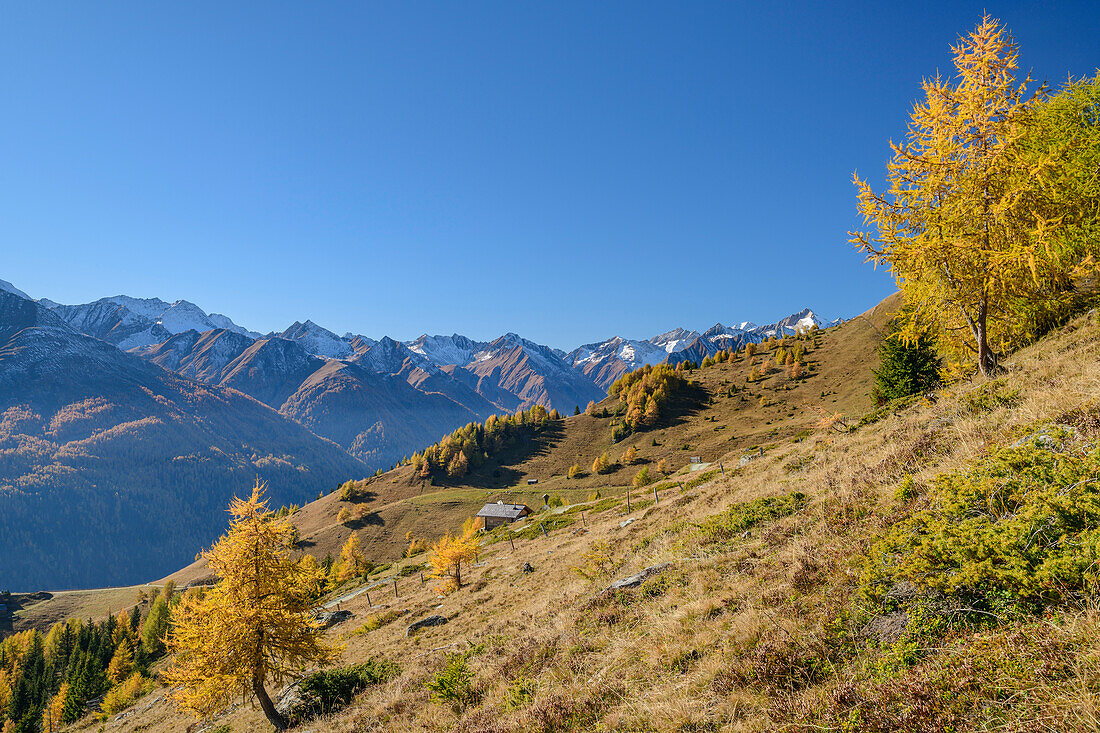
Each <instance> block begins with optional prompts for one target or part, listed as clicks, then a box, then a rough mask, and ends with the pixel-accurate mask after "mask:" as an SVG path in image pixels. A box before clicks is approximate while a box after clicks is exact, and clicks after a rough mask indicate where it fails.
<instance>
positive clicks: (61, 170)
mask: <svg viewBox="0 0 1100 733" xmlns="http://www.w3.org/2000/svg"><path fill="white" fill-rule="evenodd" d="M154 6H155V7H154ZM983 9H988V11H989V12H990V13H992V14H993V15H995V16H996V17H999V18H1000V19H1001V20H1002V21H1003V22H1005V23H1007V24H1008V25H1009V27H1010V29H1011V30H1012V32H1013V34H1014V35H1015V36H1016V38H1017V40H1018V42H1019V44H1020V47H1021V59H1022V64H1023V66H1024V68H1025V69H1028V68H1030V69H1032V70H1033V71H1034V74H1035V75H1036V76H1038V77H1039V78H1046V79H1051V80H1054V81H1060V80H1062V79H1064V78H1065V76H1066V75H1067V74H1070V73H1072V74H1074V75H1076V76H1080V75H1083V74H1091V73H1093V72H1094V71H1095V68H1096V66H1097V65H1098V64H1100V53H1097V52H1098V51H1100V42H1098V41H1097V38H1098V37H1100V9H1098V7H1097V5H1096V4H1095V3H1092V2H1088V3H1085V2H1080V3H1074V2H1058V3H1055V2H1015V3H998V2H991V1H989V0H986V1H985V2H942V3H935V2H919V3H916V2H915V3H908V4H904V5H900V4H896V3H886V2H877V3H821V2H804V3H671V2H668V3H644V2H622V3H612V2H607V3H570V2H555V3H533V2H510V3H480V2H479V3H453V2H448V3H439V4H435V3H421V2H393V3H385V4H378V3H365V2H353V3H346V4H340V3H273V2H259V3H203V2H196V3H175V4H166V3H138V2H135V3H132V4H130V3H126V4H123V3H113V2H104V3H75V2H70V3H21V4H8V5H6V6H5V8H4V9H3V11H0V99H2V100H3V104H2V105H0V278H3V279H7V280H10V281H12V282H13V283H14V284H15V285H16V286H18V287H20V288H22V289H23V290H26V291H27V292H29V293H30V294H31V295H33V296H36V297H41V296H47V297H50V298H53V299H55V300H59V301H61V302H67V303H73V302H85V301H88V300H92V299H94V298H97V297H101V296H104V295H114V294H116V293H126V294H129V295H137V296H158V297H162V298H165V299H168V300H173V299H177V298H186V299H188V300H192V301H194V302H196V303H198V304H199V305H200V306H202V307H203V308H205V309H206V310H208V311H217V312H222V313H225V314H227V315H230V316H231V317H232V318H234V320H236V321H237V322H239V323H241V324H243V325H246V326H248V327H250V328H254V329H257V330H260V331H267V330H272V329H276V330H281V329H282V328H284V327H285V326H286V325H288V324H289V323H290V322H292V321H294V320H296V319H302V320H304V319H305V318H312V319H313V320H315V321H317V322H318V323H321V324H322V325H325V326H327V327H328V328H331V329H332V330H334V331H337V332H340V333H343V332H344V331H348V330H350V331H356V332H361V333H365V334H368V335H371V336H374V337H379V336H381V335H383V334H388V335H391V336H393V337H395V338H401V339H407V338H413V337H415V336H417V335H419V334H420V333H422V332H424V331H427V332H429V333H451V332H452V331H458V332H460V333H464V334H466V335H469V336H471V337H473V338H482V339H485V338H492V337H495V336H497V335H499V334H501V333H503V332H505V331H517V332H520V333H522V334H524V335H525V336H527V337H529V338H533V339H535V340H538V341H540V342H543V343H548V344H550V345H553V346H558V347H562V348H569V347H572V346H574V345H576V344H579V343H582V342H587V341H595V340H599V339H602V338H605V337H607V336H610V335H613V334H619V335H623V336H627V337H634V338H644V337H648V336H651V335H653V334H655V333H657V332H659V331H663V330H666V329H669V328H672V327H675V326H680V325H683V326H687V327H694V328H705V327H707V326H709V325H711V324H713V323H714V322H715V321H716V320H721V321H723V322H732V321H738V320H744V319H750V320H755V321H767V320H773V319H775V318H776V317H779V316H782V315H784V314H786V313H789V312H791V311H792V310H797V309H800V308H802V307H803V306H811V307H813V308H815V309H817V310H819V311H820V312H822V313H824V314H825V315H829V316H838V315H839V316H851V315H854V314H857V313H859V312H861V311H863V310H865V309H866V308H868V307H870V306H872V305H874V304H875V303H876V302H877V301H878V300H879V299H881V298H882V297H884V296H885V295H887V294H889V292H891V291H892V283H891V282H890V280H889V278H888V277H887V276H886V275H885V274H884V273H882V272H878V273H876V272H874V271H873V270H872V269H871V268H870V266H866V265H863V264H862V262H861V257H860V256H859V255H858V254H857V253H855V252H854V251H853V250H852V249H851V247H850V245H849V244H848V243H847V235H846V231H847V230H848V229H851V228H853V227H855V226H858V224H859V220H858V216H857V214H856V210H855V195H854V191H853V188H852V186H851V182H850V178H851V174H852V172H853V171H854V170H858V171H859V172H860V173H861V174H862V175H867V176H870V177H871V179H872V180H873V181H881V179H882V173H883V169H884V163H885V161H886V159H887V156H888V152H889V151H888V147H887V141H888V139H889V138H891V137H894V138H899V137H900V136H901V135H902V134H903V133H904V129H905V122H906V117H907V113H908V110H909V108H910V106H911V104H912V102H913V100H914V99H915V98H916V95H917V93H918V87H919V83H920V80H921V78H922V76H926V75H931V74H934V73H935V72H936V70H937V69H940V70H944V71H948V70H949V69H950V53H949V45H950V44H951V43H953V42H954V41H955V40H956V39H957V37H958V36H959V34H961V33H963V32H965V31H967V30H969V29H970V28H972V27H973V26H974V25H975V24H976V23H977V21H978V19H979V17H980V15H981V13H982V11H983Z"/></svg>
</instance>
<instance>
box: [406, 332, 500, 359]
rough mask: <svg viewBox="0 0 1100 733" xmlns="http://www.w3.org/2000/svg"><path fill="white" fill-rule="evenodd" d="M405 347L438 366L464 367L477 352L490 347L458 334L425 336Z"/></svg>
mask: <svg viewBox="0 0 1100 733" xmlns="http://www.w3.org/2000/svg"><path fill="white" fill-rule="evenodd" d="M405 345H406V346H408V347H409V349H410V350H412V351H413V352H415V353H417V354H420V355H421V356H424V357H426V358H427V359H428V360H429V361H431V362H432V363H433V364H436V365H438V366H451V365H457V366H462V365H463V364H467V363H469V361H470V359H471V358H472V357H473V355H474V353H475V352H477V351H480V350H482V349H484V348H485V347H486V346H488V344H485V343H481V342H478V341H471V340H470V339H468V338H466V337H465V336H462V335H460V334H457V333H456V334H452V335H450V336H429V335H428V334H423V335H422V336H421V337H420V338H418V339H416V340H415V341H409V342H408V343H406V344H405Z"/></svg>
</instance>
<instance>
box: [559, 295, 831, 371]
mask: <svg viewBox="0 0 1100 733" xmlns="http://www.w3.org/2000/svg"><path fill="white" fill-rule="evenodd" d="M838 323H840V320H839V319H838V320H833V321H830V320H825V319H823V318H821V317H820V316H818V315H817V313H815V312H814V311H812V310H810V309H809V308H805V309H803V310H801V311H799V312H798V313H792V314H791V315H789V316H787V317H786V318H783V319H780V320H779V321H776V322H775V323H771V324H768V325H764V326H758V325H756V324H755V323H752V322H751V321H743V322H741V323H740V324H738V325H736V326H724V325H722V324H721V323H716V324H715V325H713V326H711V327H710V328H709V329H707V330H706V331H704V332H703V333H701V334H700V333H698V332H696V331H689V330H687V329H683V328H677V329H673V330H672V331H667V332H665V333H662V334H659V335H657V336H654V337H653V338H651V339H649V340H648V341H637V340H631V339H624V338H622V337H620V336H614V337H612V338H610V339H607V340H606V341H601V342H599V343H594V344H585V345H584V346H579V347H577V348H576V349H574V350H573V351H571V352H569V354H567V355H566V357H565V360H566V362H568V363H570V364H571V365H572V366H573V367H574V368H575V369H579V370H580V371H581V372H582V373H584V374H585V375H587V376H588V377H590V378H591V379H592V380H593V381H595V382H596V384H598V385H599V386H600V387H602V388H603V389H605V390H606V389H607V388H608V387H610V386H611V384H612V383H613V382H614V381H615V380H616V379H618V378H619V377H621V376H622V375H623V374H625V373H627V372H630V371H633V370H635V369H637V368H639V367H641V366H644V365H646V364H660V363H670V364H679V363H680V362H684V361H694V362H700V361H702V360H703V359H705V358H706V357H708V356H714V354H716V353H718V352H719V351H725V350H730V349H734V350H736V349H740V348H743V347H744V346H745V345H746V344H749V343H760V342H761V341H764V340H766V339H768V338H770V337H773V336H784V335H792V334H796V333H799V332H802V331H806V330H808V329H810V328H813V327H814V326H816V327H818V328H828V327H830V326H835V325H837V324H838Z"/></svg>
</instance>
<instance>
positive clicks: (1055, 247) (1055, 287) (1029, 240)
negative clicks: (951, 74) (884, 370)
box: [851, 15, 1100, 375]
mask: <svg viewBox="0 0 1100 733" xmlns="http://www.w3.org/2000/svg"><path fill="white" fill-rule="evenodd" d="M952 51H953V54H954V66H955V70H956V77H955V79H954V80H944V79H943V78H941V77H939V76H937V77H935V78H932V79H926V80H925V81H924V82H923V85H922V91H923V96H924V100H923V101H921V102H918V103H917V104H916V105H915V106H914V108H913V111H912V113H911V115H910V124H909V130H908V133H907V135H906V139H905V141H904V142H903V143H900V144H898V143H893V142H891V144H890V145H891V148H892V149H893V151H894V155H893V159H892V160H891V161H890V163H889V164H888V165H887V169H888V178H889V182H890V186H889V189H888V190H887V191H886V192H884V193H876V192H875V191H874V190H872V188H871V186H870V184H869V183H868V182H867V181H865V180H863V179H860V178H859V176H858V175H857V176H855V177H854V182H855V184H856V187H857V188H858V191H859V208H860V212H861V213H862V215H863V218H864V222H865V224H867V225H870V226H872V227H873V228H874V230H875V232H874V233H872V232H865V231H861V232H852V233H851V236H852V242H853V243H854V244H855V245H856V247H857V249H859V250H860V251H862V252H863V253H864V254H866V255H867V260H868V261H870V262H873V263H874V264H875V265H876V266H878V265H880V264H882V265H885V266H887V267H889V268H890V271H891V273H892V274H893V276H894V279H895V280H896V282H897V284H898V287H899V289H900V290H901V291H902V293H903V295H904V297H905V302H906V309H905V312H904V314H903V316H902V321H901V325H902V330H901V335H902V337H903V338H906V339H909V340H912V339H916V338H917V337H919V335H920V334H921V333H922V332H924V331H931V332H933V333H934V334H935V335H936V336H938V337H939V341H940V343H941V344H943V345H944V346H946V347H948V348H950V349H951V350H952V352H953V354H954V356H955V362H954V365H955V366H956V367H959V366H961V365H962V363H963V362H964V361H970V360H971V359H972V360H973V361H974V362H975V363H976V364H977V367H978V369H980V370H981V372H982V373H983V374H986V375H989V374H992V373H994V372H995V371H997V369H998V360H999V359H1000V357H1001V356H1002V354H1003V353H1004V352H1005V351H1006V350H1007V349H1009V348H1012V347H1015V346H1017V345H1019V344H1020V343H1022V342H1024V341H1026V340H1027V339H1028V338H1030V337H1032V336H1033V335H1034V334H1033V333H1032V331H1033V325H1034V323H1036V321H1037V320H1038V319H1039V318H1040V317H1041V314H1042V313H1044V312H1054V311H1057V310H1059V309H1060V308H1061V307H1063V306H1064V304H1065V303H1066V302H1067V301H1068V299H1069V298H1071V296H1072V293H1073V288H1074V282H1075V280H1076V281H1080V280H1082V279H1085V278H1088V277H1090V276H1095V274H1096V271H1097V268H1096V257H1095V254H1096V252H1095V251H1092V252H1088V251H1084V249H1091V250H1096V249H1097V248H1098V246H1100V245H1098V243H1096V242H1095V241H1094V242H1092V243H1091V245H1089V246H1087V247H1085V248H1084V249H1082V248H1081V247H1080V246H1067V245H1066V241H1065V240H1064V239H1063V238H1061V237H1060V236H1059V230H1060V228H1061V227H1062V224H1063V222H1062V220H1061V218H1060V217H1059V216H1058V215H1057V214H1056V213H1054V212H1049V211H1045V210H1044V208H1043V207H1042V206H1040V205H1039V204H1038V203H1037V201H1038V199H1039V198H1042V197H1041V196H1036V195H1035V194H1036V192H1037V191H1038V190H1039V189H1041V188H1042V187H1043V183H1042V181H1043V179H1044V177H1045V176H1046V172H1045V170H1044V168H1043V166H1042V165H1041V164H1037V165H1036V166H1035V167H1034V168H1032V167H1029V166H1030V164H1029V163H1028V162H1027V160H1026V158H1025V157H1022V156H1023V150H1022V148H1023V146H1022V145H1021V141H1022V140H1024V139H1025V138H1026V133H1027V130H1028V127H1029V125H1030V124H1031V116H1032V114H1031V113H1032V112H1033V110H1034V108H1035V107H1036V104H1037V102H1039V101H1041V100H1043V99H1044V98H1045V94H1046V89H1045V86H1042V87H1039V88H1038V89H1037V90H1036V91H1035V92H1034V93H1031V94H1029V93H1028V92H1027V86H1028V85H1029V84H1030V82H1031V79H1030V77H1028V78H1025V79H1024V80H1022V81H1017V79H1016V77H1015V72H1016V69H1017V68H1018V52H1017V48H1016V45H1015V42H1014V41H1013V39H1012V37H1011V36H1010V35H1009V34H1008V32H1007V31H1006V30H1005V29H1004V28H1003V27H1002V26H1001V25H1000V24H999V22H998V21H997V20H995V19H993V18H991V17H989V16H988V15H987V16H985V17H983V18H982V21H981V23H980V24H979V25H978V26H977V28H976V29H975V30H974V31H973V32H971V33H969V34H967V35H966V36H964V37H963V38H962V39H960V41H959V43H958V44H957V45H955V46H953V47H952Z"/></svg>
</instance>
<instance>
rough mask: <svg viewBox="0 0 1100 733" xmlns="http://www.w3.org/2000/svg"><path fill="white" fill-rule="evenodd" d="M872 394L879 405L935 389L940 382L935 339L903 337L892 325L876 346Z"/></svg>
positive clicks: (938, 359) (924, 336)
mask: <svg viewBox="0 0 1100 733" xmlns="http://www.w3.org/2000/svg"><path fill="white" fill-rule="evenodd" d="M878 354H879V368H878V369H876V370H875V387H874V390H873V393H872V395H873V397H874V400H875V402H876V403H877V404H879V405H882V404H884V403H886V402H889V401H890V400H894V399H897V398H899V397H905V396H907V395H911V394H920V393H921V392H927V391H928V390H930V389H935V388H936V387H937V386H938V385H939V383H940V370H941V369H942V368H943V363H942V360H941V359H940V357H939V355H938V354H937V353H936V347H935V342H934V341H933V340H932V339H931V338H930V337H928V336H926V335H925V334H920V335H918V336H917V337H916V338H915V339H909V340H906V339H905V338H903V337H902V335H901V334H900V333H899V332H898V329H897V327H896V326H895V327H893V328H892V329H890V330H889V331H888V332H887V335H886V338H884V339H883V340H882V343H880V344H879V347H878Z"/></svg>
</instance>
